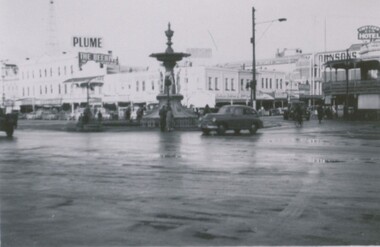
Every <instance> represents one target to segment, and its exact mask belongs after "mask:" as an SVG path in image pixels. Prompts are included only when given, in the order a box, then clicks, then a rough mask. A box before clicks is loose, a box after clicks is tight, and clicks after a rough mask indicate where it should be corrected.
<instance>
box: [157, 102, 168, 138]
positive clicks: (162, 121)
mask: <svg viewBox="0 0 380 247" xmlns="http://www.w3.org/2000/svg"><path fill="white" fill-rule="evenodd" d="M166 113H167V112H166V106H165V105H163V106H162V107H161V109H160V111H159V112H158V114H159V115H160V129H161V132H165V129H166Z"/></svg>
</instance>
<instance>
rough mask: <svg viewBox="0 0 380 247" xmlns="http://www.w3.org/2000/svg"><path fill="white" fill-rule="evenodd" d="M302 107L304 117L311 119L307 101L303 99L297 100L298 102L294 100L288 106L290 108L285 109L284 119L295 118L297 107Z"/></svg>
mask: <svg viewBox="0 0 380 247" xmlns="http://www.w3.org/2000/svg"><path fill="white" fill-rule="evenodd" d="M298 107H299V108H301V111H302V118H303V119H306V120H310V111H309V110H308V108H307V106H306V104H305V102H302V101H297V102H292V103H290V104H289V106H288V110H285V111H284V119H285V120H288V119H292V120H295V117H296V110H297V108H298Z"/></svg>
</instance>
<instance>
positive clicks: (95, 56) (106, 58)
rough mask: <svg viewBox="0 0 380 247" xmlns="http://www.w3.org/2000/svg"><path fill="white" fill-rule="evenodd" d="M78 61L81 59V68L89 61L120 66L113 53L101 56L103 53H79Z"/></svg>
mask: <svg viewBox="0 0 380 247" xmlns="http://www.w3.org/2000/svg"><path fill="white" fill-rule="evenodd" d="M78 59H79V67H81V66H82V65H83V64H85V63H87V62H88V61H94V62H96V63H100V64H114V65H117V64H119V63H118V59H113V58H112V53H110V54H101V53H91V52H79V54H78Z"/></svg>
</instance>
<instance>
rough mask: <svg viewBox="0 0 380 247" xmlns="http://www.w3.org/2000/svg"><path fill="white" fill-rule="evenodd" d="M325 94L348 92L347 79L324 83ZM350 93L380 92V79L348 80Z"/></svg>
mask: <svg viewBox="0 0 380 247" xmlns="http://www.w3.org/2000/svg"><path fill="white" fill-rule="evenodd" d="M323 92H324V94H325V95H339V94H346V93H347V81H330V82H324V83H323ZM348 94H380V80H359V81H349V82H348Z"/></svg>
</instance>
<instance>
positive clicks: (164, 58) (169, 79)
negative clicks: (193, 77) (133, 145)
mask: <svg viewBox="0 0 380 247" xmlns="http://www.w3.org/2000/svg"><path fill="white" fill-rule="evenodd" d="M165 34H166V37H167V38H168V42H167V43H166V44H167V45H168V47H167V48H166V51H165V52H161V53H153V54H151V55H150V57H154V58H156V59H157V60H158V61H160V62H162V63H163V66H164V67H165V78H164V85H165V87H164V91H163V92H161V93H160V94H159V95H157V100H158V102H159V107H158V108H156V109H154V110H153V111H152V112H150V113H147V114H146V115H145V116H144V118H143V119H142V124H143V125H145V126H148V127H157V126H158V123H159V120H160V116H159V109H161V107H162V106H164V105H166V106H170V107H171V109H172V112H173V116H174V122H175V127H176V128H188V127H196V125H197V120H198V117H197V115H196V114H195V113H194V112H193V111H191V110H189V109H187V108H186V107H183V106H182V104H181V100H182V99H183V96H182V95H181V94H180V93H179V92H178V91H177V89H178V84H177V86H176V82H175V79H174V67H175V66H176V64H177V62H178V61H181V60H182V58H184V57H188V56H190V54H187V53H183V52H174V50H173V48H172V47H171V46H172V44H173V43H172V41H171V38H172V36H173V34H174V32H173V31H172V30H171V29H170V23H169V24H168V30H167V31H166V32H165ZM177 83H179V82H177Z"/></svg>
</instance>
